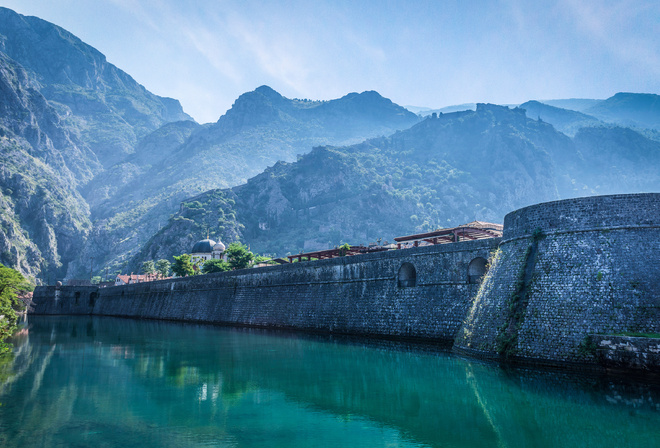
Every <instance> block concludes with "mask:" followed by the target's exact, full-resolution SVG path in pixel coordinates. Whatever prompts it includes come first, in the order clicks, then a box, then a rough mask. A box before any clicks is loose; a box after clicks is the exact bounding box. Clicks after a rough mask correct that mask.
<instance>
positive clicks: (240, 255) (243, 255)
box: [225, 242, 254, 269]
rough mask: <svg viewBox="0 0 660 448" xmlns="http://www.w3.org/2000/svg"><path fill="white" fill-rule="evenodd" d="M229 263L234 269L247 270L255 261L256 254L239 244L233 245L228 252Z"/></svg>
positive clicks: (228, 248)
mask: <svg viewBox="0 0 660 448" xmlns="http://www.w3.org/2000/svg"><path fill="white" fill-rule="evenodd" d="M225 253H226V254H227V261H228V262H229V266H230V267H231V268H232V269H245V268H248V267H249V266H250V262H252V261H253V260H254V254H253V253H252V252H250V251H249V250H248V249H247V247H246V246H244V245H243V244H241V243H239V242H235V243H231V244H230V245H229V247H227V250H226V251H225Z"/></svg>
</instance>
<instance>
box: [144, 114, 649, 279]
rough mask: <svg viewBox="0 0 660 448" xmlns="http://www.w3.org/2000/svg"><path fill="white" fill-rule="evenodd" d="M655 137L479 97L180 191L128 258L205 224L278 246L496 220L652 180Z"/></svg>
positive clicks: (258, 247) (643, 186)
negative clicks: (459, 108) (562, 125)
mask: <svg viewBox="0 0 660 448" xmlns="http://www.w3.org/2000/svg"><path fill="white" fill-rule="evenodd" d="M659 163H660V144H658V143H657V142H654V141H652V140H649V139H647V138H645V137H644V136H642V135H640V134H639V133H637V132H635V131H633V130H631V129H627V128H617V127H595V128H584V129H582V130H581V131H579V132H578V133H577V135H576V137H575V138H574V139H571V138H569V137H567V136H566V135H564V134H562V133H560V132H558V131H557V130H555V129H554V128H553V126H552V125H550V124H548V123H546V122H544V121H539V120H532V119H530V118H528V117H527V116H526V115H525V111H524V110H523V109H509V108H506V107H501V106H494V105H484V104H480V105H478V107H477V110H476V111H468V112H456V113H452V114H444V115H441V116H439V117H437V118H432V117H429V118H427V119H426V120H424V121H423V122H421V123H419V124H417V125H415V126H413V127H412V128H411V129H409V130H406V131H402V132H397V133H395V134H394V135H392V136H390V137H385V138H378V139H371V140H368V141H366V142H364V143H361V144H358V145H353V146H348V147H327V146H326V147H317V148H315V149H314V150H313V151H312V152H311V153H310V154H307V155H305V156H303V157H302V158H300V160H298V161H297V162H294V163H277V164H276V165H274V166H272V167H270V168H268V169H267V170H266V171H264V172H263V173H262V174H260V175H258V176H256V177H254V178H252V179H250V180H249V181H248V182H247V183H246V184H244V185H240V186H237V187H234V188H232V189H225V190H213V191H209V192H206V193H204V194H201V195H199V196H196V197H193V198H190V199H188V200H187V201H184V202H183V203H182V205H181V209H180V211H179V213H177V214H176V215H175V216H174V217H173V218H172V219H171V220H170V221H169V222H168V224H167V225H166V226H165V227H164V228H163V229H161V230H160V231H159V232H158V233H157V234H156V235H155V236H154V238H152V240H150V241H149V242H148V243H147V244H146V245H145V247H144V248H143V249H142V250H141V251H140V253H139V254H138V255H137V256H136V257H135V258H134V259H133V261H132V263H131V266H137V265H138V264H139V262H141V261H143V260H147V259H157V258H166V257H169V256H171V255H175V254H180V253H184V252H187V251H188V250H190V247H191V246H192V244H193V242H194V241H195V240H197V239H199V238H201V237H202V236H203V235H206V233H207V231H208V232H209V233H210V235H211V237H212V238H216V239H221V240H223V241H234V240H237V239H240V240H241V241H243V242H245V243H247V244H249V245H250V247H251V249H252V250H254V251H257V252H262V253H268V254H272V255H278V256H282V255H285V254H287V253H298V252H300V251H303V250H304V251H308V250H316V249H324V248H329V247H333V246H336V245H338V244H340V243H342V242H349V243H351V244H360V243H369V242H373V241H375V240H376V239H378V238H382V239H384V240H389V241H392V238H393V237H395V236H401V235H406V234H410V233H414V232H422V231H428V230H432V229H435V228H438V227H448V226H454V225H458V224H462V223H466V222H469V221H472V220H484V221H494V222H501V221H502V219H503V217H504V215H505V214H506V213H508V212H509V211H512V210H514V209H516V208H519V207H523V206H525V205H529V204H533V203H537V202H543V201H548V200H553V199H559V198H567V197H575V196H584V195H590V194H608V193H622V192H634V191H658V190H660V173H658V172H657V170H656V169H655V167H657V166H658V164H659Z"/></svg>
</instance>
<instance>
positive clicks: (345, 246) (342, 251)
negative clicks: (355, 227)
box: [338, 243, 351, 257]
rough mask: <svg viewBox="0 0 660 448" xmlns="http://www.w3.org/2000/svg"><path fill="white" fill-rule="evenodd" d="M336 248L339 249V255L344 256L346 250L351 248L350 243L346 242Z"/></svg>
mask: <svg viewBox="0 0 660 448" xmlns="http://www.w3.org/2000/svg"><path fill="white" fill-rule="evenodd" d="M338 249H339V256H340V257H345V256H346V254H347V253H348V251H349V250H351V245H350V244H348V243H344V244H342V245H341V246H339V248H338Z"/></svg>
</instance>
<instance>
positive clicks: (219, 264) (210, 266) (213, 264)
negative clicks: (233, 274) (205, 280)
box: [202, 259, 231, 274]
mask: <svg viewBox="0 0 660 448" xmlns="http://www.w3.org/2000/svg"><path fill="white" fill-rule="evenodd" d="M230 270H231V266H230V265H229V263H227V262H226V261H225V260H217V259H216V260H207V261H206V262H204V265H203V266H202V272H203V273H204V274H212V273H214V272H225V271H230Z"/></svg>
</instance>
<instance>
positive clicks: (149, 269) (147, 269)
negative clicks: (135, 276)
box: [140, 260, 156, 275]
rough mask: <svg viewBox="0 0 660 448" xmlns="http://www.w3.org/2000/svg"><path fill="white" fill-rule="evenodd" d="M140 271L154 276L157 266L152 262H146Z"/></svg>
mask: <svg viewBox="0 0 660 448" xmlns="http://www.w3.org/2000/svg"><path fill="white" fill-rule="evenodd" d="M140 270H141V271H142V272H144V273H145V274H147V275H149V274H153V273H155V272H156V265H155V264H154V262H153V261H152V260H149V261H145V262H143V263H142V266H141V267H140Z"/></svg>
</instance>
